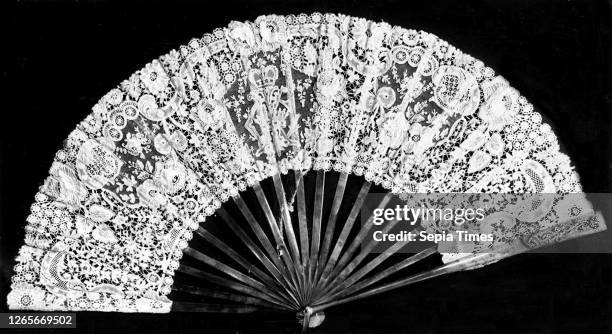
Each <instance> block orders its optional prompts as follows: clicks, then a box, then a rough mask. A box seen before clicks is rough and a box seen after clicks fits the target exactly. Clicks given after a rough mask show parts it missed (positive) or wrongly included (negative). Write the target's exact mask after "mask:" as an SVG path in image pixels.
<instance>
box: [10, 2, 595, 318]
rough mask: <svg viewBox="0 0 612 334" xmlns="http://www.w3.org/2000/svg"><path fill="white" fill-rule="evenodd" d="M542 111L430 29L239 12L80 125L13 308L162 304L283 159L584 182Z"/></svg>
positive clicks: (302, 164) (446, 177) (413, 183)
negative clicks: (202, 245)
mask: <svg viewBox="0 0 612 334" xmlns="http://www.w3.org/2000/svg"><path fill="white" fill-rule="evenodd" d="M541 119H542V118H541V116H540V115H539V114H538V113H537V112H535V111H534V108H533V106H532V105H531V104H530V103H528V102H527V100H526V99H525V98H524V97H522V96H521V95H520V94H519V93H518V92H517V91H516V90H515V89H513V88H511V87H510V86H509V85H508V83H507V82H506V81H505V80H504V79H503V78H501V77H500V76H496V75H495V73H494V71H493V70H492V69H491V68H489V67H486V66H485V65H484V64H483V63H482V62H481V61H478V60H476V59H474V58H472V57H471V56H469V55H467V54H464V53H462V52H461V51H459V50H457V49H456V48H454V47H453V46H451V45H449V44H448V43H446V42H444V41H442V40H440V39H438V38H437V37H436V36H434V35H432V34H428V33H425V32H421V31H416V30H410V29H404V28H401V27H393V26H391V25H389V24H386V23H376V22H371V21H368V20H365V19H362V18H353V17H349V16H344V15H332V14H325V15H322V14H316V13H315V14H312V15H298V16H293V15H290V16H261V17H258V18H257V19H256V20H255V22H244V23H243V22H232V23H230V24H229V26H228V27H227V28H223V29H217V30H215V31H214V32H213V33H212V34H206V35H204V36H203V37H202V38H201V39H194V40H192V41H191V42H190V43H189V44H188V45H184V46H181V47H180V48H179V49H177V50H173V51H171V52H169V53H168V54H166V55H164V56H162V57H160V58H159V59H156V60H154V61H153V62H151V63H149V64H148V65H147V66H146V67H145V68H143V69H141V70H140V71H137V72H136V73H134V74H133V75H132V76H131V77H130V78H129V79H128V80H126V81H124V82H122V83H121V85H120V86H119V87H117V88H115V89H113V90H111V91H110V92H109V93H108V94H106V95H105V96H104V97H103V98H102V99H101V100H100V101H99V102H98V103H97V104H96V105H95V106H94V107H93V112H92V113H91V114H90V115H89V116H88V117H87V118H86V119H85V120H84V121H82V122H81V123H80V124H79V125H78V126H77V128H76V129H75V130H74V131H73V132H72V133H71V134H70V135H69V137H68V139H67V140H66V143H65V146H64V147H63V148H62V149H61V150H59V151H58V152H57V155H56V157H55V160H54V162H53V164H52V166H51V170H50V175H49V177H48V178H47V179H46V180H45V182H44V185H43V186H42V187H41V188H40V191H39V192H38V194H36V197H35V202H34V203H33V204H32V207H31V214H30V216H29V217H28V218H27V222H28V225H27V226H26V237H25V245H24V246H23V247H22V248H21V250H20V251H19V256H18V257H17V264H16V266H15V275H14V276H13V279H12V291H11V292H10V294H9V296H8V304H9V306H10V308H13V309H44V310H97V311H122V312H168V311H169V310H170V307H171V304H172V303H171V301H170V300H169V299H168V298H167V295H168V294H169V293H170V290H171V286H172V284H173V275H174V271H175V270H176V269H177V268H178V266H179V260H180V259H181V256H182V249H184V248H185V247H186V246H187V244H188V242H189V240H190V239H191V237H192V231H193V230H194V229H195V228H197V227H198V224H199V223H201V222H204V221H205V220H206V217H207V216H209V215H211V214H213V213H214V212H215V210H216V209H217V208H219V207H220V205H221V204H222V203H223V202H225V201H227V200H228V199H229V198H230V197H231V196H233V195H236V194H237V193H238V192H239V191H241V190H244V189H246V188H247V187H249V186H250V185H253V184H254V183H256V182H258V181H261V180H263V179H266V178H268V177H270V176H272V175H274V174H275V173H278V172H281V173H286V172H287V171H288V170H311V169H316V170H319V169H324V170H332V169H333V170H336V171H343V172H349V173H354V174H356V175H363V176H364V177H365V179H366V180H368V181H372V182H375V183H377V184H380V185H382V186H383V187H385V188H387V189H389V190H391V191H392V192H394V193H415V192H419V193H430V192H442V193H448V192H487V193H522V192H545V193H552V192H562V193H573V192H580V190H581V189H580V185H579V182H578V177H577V175H576V173H575V172H574V171H573V168H572V166H571V165H570V160H569V158H568V157H567V156H566V155H565V154H563V153H560V152H559V145H558V143H557V139H556V137H555V135H554V134H553V132H552V130H551V127H550V126H549V125H547V124H542V123H541ZM538 228H539V227H538V226H537V225H536V228H535V229H536V230H537V229H538ZM598 228H599V227H598ZM594 229H596V228H594ZM557 239H559V238H558V235H557ZM551 240H552V239H551Z"/></svg>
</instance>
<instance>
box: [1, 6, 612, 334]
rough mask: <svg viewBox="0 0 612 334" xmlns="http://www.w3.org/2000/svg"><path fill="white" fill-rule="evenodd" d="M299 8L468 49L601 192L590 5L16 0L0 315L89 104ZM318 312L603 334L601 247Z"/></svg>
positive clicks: (336, 324) (603, 17) (241, 325)
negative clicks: (60, 156)
mask: <svg viewBox="0 0 612 334" xmlns="http://www.w3.org/2000/svg"><path fill="white" fill-rule="evenodd" d="M3 11H4V10H3ZM313 11H318V12H323V13H324V12H333V13H344V14H349V15H354V16H360V17H366V18H368V19H372V20H374V21H381V20H384V21H386V22H389V23H391V24H393V25H400V26H403V27H406V28H417V29H422V30H425V31H428V32H431V33H434V34H436V35H438V36H440V37H442V38H443V39H445V40H447V41H448V42H449V43H451V44H453V45H455V46H456V47H458V48H459V49H461V50H463V51H464V52H466V53H469V54H471V55H473V56H475V57H477V58H480V59H481V60H483V61H484V62H485V64H487V65H488V66H491V67H492V68H493V69H495V70H496V72H498V73H499V74H501V75H503V76H504V77H506V78H507V79H508V80H509V81H510V83H511V84H512V85H513V86H514V87H516V88H517V89H518V90H519V91H521V93H522V94H523V95H525V96H526V97H527V98H528V99H529V100H530V101H531V102H532V103H533V104H534V105H535V106H536V108H538V109H539V110H540V111H541V113H542V114H543V115H544V116H545V117H546V118H547V119H548V121H549V122H550V123H551V125H553V128H554V129H555V130H556V133H557V135H558V137H559V138H560V141H561V142H562V144H563V147H564V150H565V152H566V153H567V154H568V155H569V156H570V157H571V158H572V160H573V161H574V163H575V165H576V168H577V170H578V172H579V174H580V175H581V179H582V184H583V186H584V189H585V191H586V192H612V159H611V156H612V145H611V140H610V139H611V135H610V133H609V131H610V130H611V129H612V122H611V111H612V108H611V105H612V85H610V74H611V73H612V71H611V68H610V67H611V64H612V62H611V61H610V59H612V53H611V50H610V44H611V43H610V41H611V40H612V28H611V24H610V22H611V20H610V17H611V14H610V4H609V3H606V1H542V0H529V1H509V0H489V1H485V0H481V1H454V2H451V1H434V0H421V1H406V0H404V1H402V0H398V1H389V0H378V1H337V0H336V1H333V0H331V1H310V2H305V1H279V0H276V1H263V2H256V1H249V2H246V1H234V0H217V1H215V2H210V3H208V2H195V1H194V2H172V4H170V3H169V2H168V3H166V4H161V3H156V2H155V3H153V2H139V3H131V4H121V5H119V4H110V3H107V2H56V3H31V2H18V3H13V4H11V5H10V11H8V14H9V18H7V19H4V23H8V26H9V27H8V30H7V29H5V30H4V34H3V35H4V36H3V43H2V45H3V47H2V48H3V52H4V53H5V55H10V56H13V57H15V58H14V59H12V62H10V63H8V64H6V63H5V66H4V67H3V69H2V76H3V82H4V85H3V86H4V87H5V88H3V89H2V90H1V91H2V94H3V98H2V102H3V103H2V111H1V115H2V118H0V124H1V125H2V129H1V136H2V140H1V145H2V149H1V150H0V166H1V174H0V182H1V191H0V196H1V199H2V200H1V204H0V205H1V207H0V208H1V213H2V215H1V218H0V219H1V220H0V222H1V224H0V229H1V230H0V231H1V232H2V233H1V234H0V252H1V253H2V254H1V257H0V261H1V266H0V267H1V270H2V271H1V274H0V280H1V285H0V292H2V293H1V294H0V298H1V301H2V304H3V305H2V307H3V309H4V308H5V305H4V301H5V300H6V299H5V296H6V293H7V289H8V286H9V279H10V275H11V270H12V264H13V260H12V259H13V258H14V256H15V255H16V252H17V249H18V247H19V245H20V244H22V242H23V226H24V225H25V217H26V216H27V214H28V210H29V204H30V203H31V202H32V201H33V195H34V194H35V193H36V190H37V187H38V186H39V185H40V183H41V182H42V181H43V179H44V178H45V177H46V175H47V173H48V168H49V167H50V165H51V161H52V159H53V156H54V153H55V151H56V150H57V149H58V148H60V147H61V143H62V141H63V139H64V138H66V137H67V135H68V133H69V132H70V131H71V130H72V129H73V128H74V127H75V126H76V124H77V122H78V121H80V120H81V119H83V118H84V117H85V116H86V115H87V114H88V113H89V112H90V108H91V106H92V105H93V104H94V103H95V102H96V100H97V99H98V98H99V97H101V96H102V95H104V94H105V93H106V92H107V91H108V90H110V89H111V88H112V87H114V86H115V85H117V84H118V83H119V82H120V81H121V80H123V79H125V78H127V77H128V76H129V75H130V74H131V73H132V72H134V71H136V70H137V69H139V68H141V67H142V66H144V65H145V64H146V63H147V62H148V61H150V60H152V59H154V58H155V57H157V56H159V55H161V54H164V53H166V52H167V51H169V50H170V49H172V48H175V47H177V46H178V45H179V44H184V43H187V42H188V41H189V39H190V38H192V37H198V36H201V35H202V34H203V33H205V32H210V31H212V30H213V29H214V28H216V27H221V26H225V25H227V23H228V22H229V21H230V20H238V21H243V20H253V19H255V18H256V17H257V16H258V15H260V14H271V13H277V14H290V13H295V14H297V13H301V12H306V13H309V12H313ZM4 12H5V14H6V13H7V12H6V11H4ZM4 94H6V95H4ZM608 223H610V222H608ZM326 314H327V319H326V320H325V322H324V323H323V325H322V326H321V327H320V328H318V329H317V330H315V331H314V332H315V333H341V332H354V333H356V332H359V333H361V332H384V333H405V332H411V333H611V332H612V255H610V254H557V255H553V254H528V255H520V256H516V257H514V258H511V259H508V260H505V261H502V262H501V263H498V264H495V265H492V266H489V267H486V268H484V269H480V270H477V271H472V272H466V273H458V274H452V275H448V276H445V277H441V278H436V279H434V280H431V281H427V282H424V283H419V284H417V285H414V286H411V287H408V288H404V289H400V290H398V291H395V292H391V293H387V294H384V295H381V296H378V297H374V298H370V299H366V300H363V301H361V302H355V303H352V304H348V305H345V306H340V307H337V308H333V309H330V310H329V311H326ZM77 321H78V322H77V323H78V329H79V331H82V332H90V333H104V332H116V333H121V332H124V331H137V332H143V333H155V332H163V333H183V332H187V331H198V332H211V333H212V332H216V331H223V332H228V333H238V332H240V333H243V332H264V333H274V332H292V331H293V330H294V328H295V325H294V322H295V320H294V319H292V317H291V316H290V317H287V318H275V317H271V316H258V315H248V316H240V317H236V316H217V315H205V314H171V315H126V314H104V313H100V314H95V313H83V314H79V315H78V320H77Z"/></svg>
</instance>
